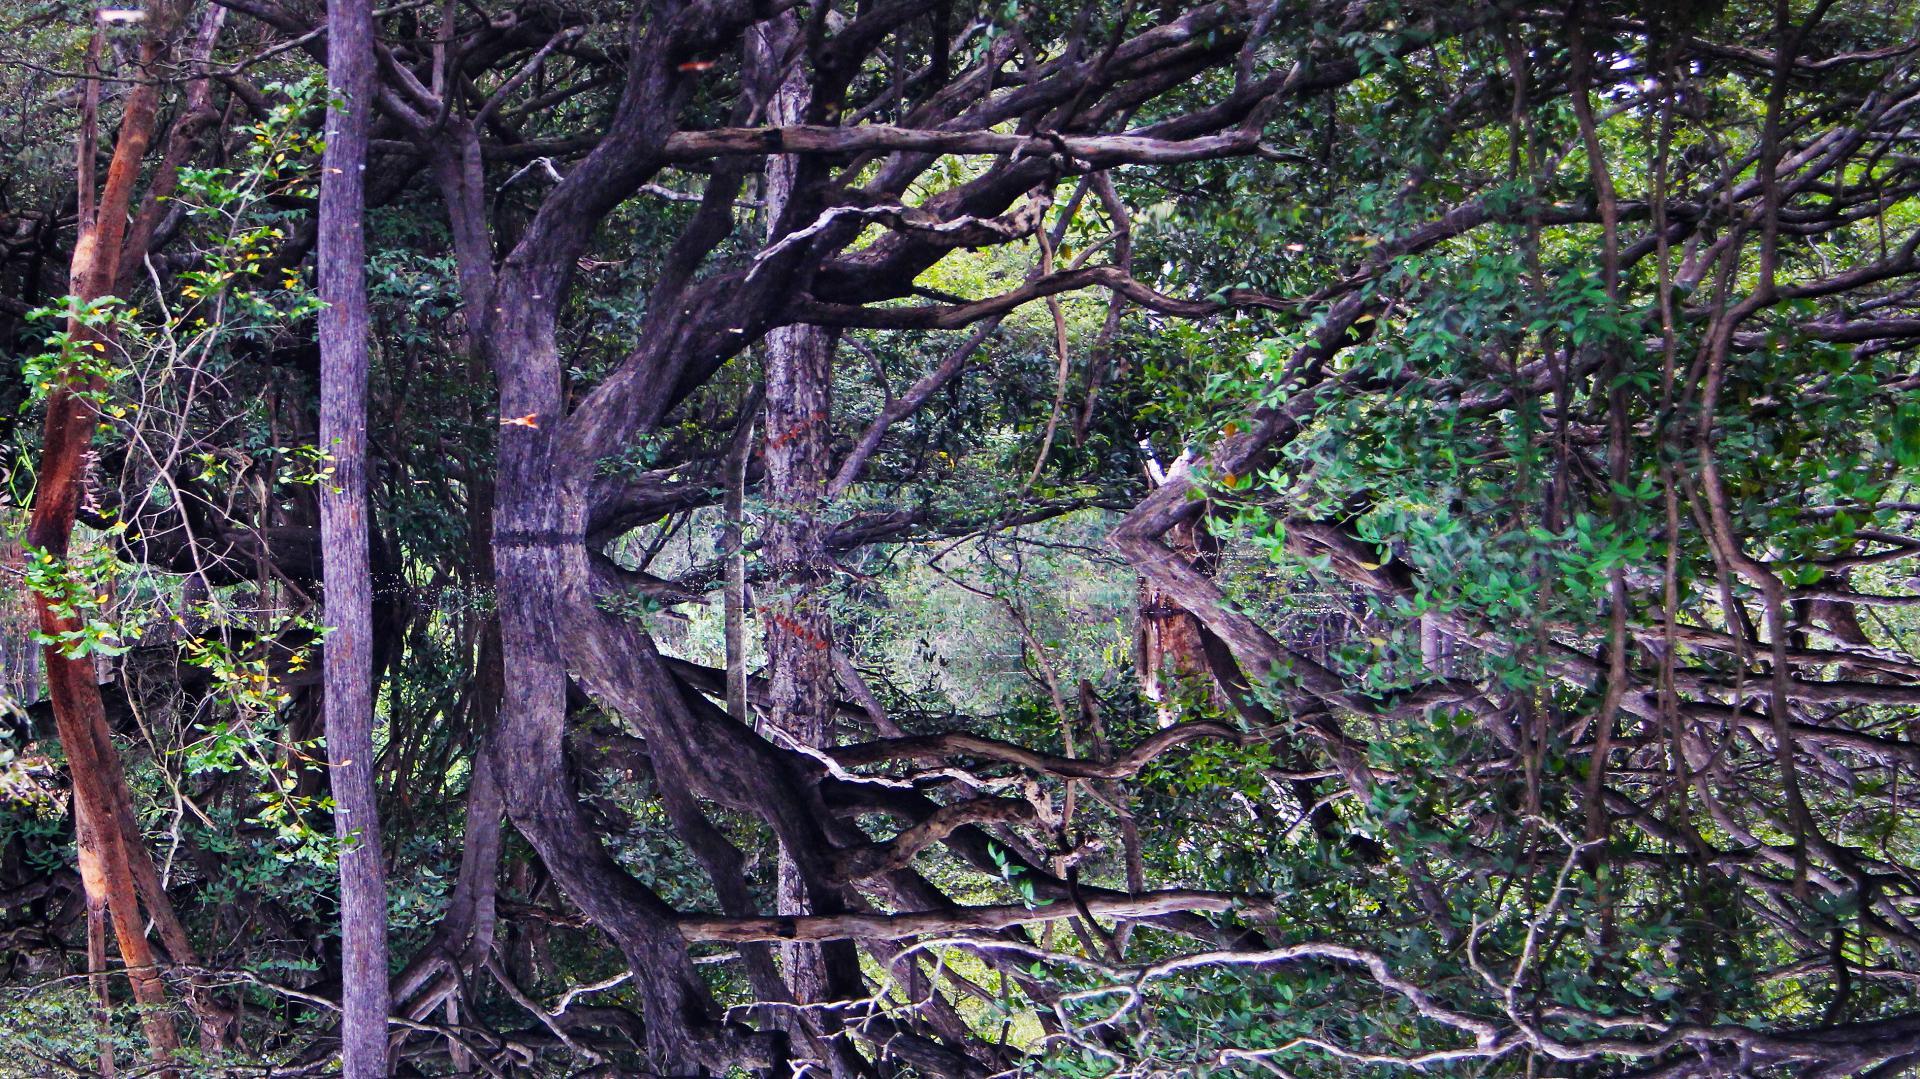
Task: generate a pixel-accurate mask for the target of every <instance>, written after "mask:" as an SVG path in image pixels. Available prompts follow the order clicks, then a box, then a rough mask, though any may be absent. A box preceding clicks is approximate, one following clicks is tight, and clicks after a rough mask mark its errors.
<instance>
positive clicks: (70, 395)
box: [26, 0, 181, 1060]
mask: <svg viewBox="0 0 1920 1079" xmlns="http://www.w3.org/2000/svg"><path fill="white" fill-rule="evenodd" d="M144 13H145V18H144V20H143V22H144V25H145V28H146V32H145V33H144V34H143V36H142V38H141V41H140V46H139V54H138V61H137V63H138V65H139V68H140V70H142V71H143V72H149V73H150V72H153V71H154V70H155V69H156V68H157V66H158V65H159V64H160V63H161V62H162V61H164V60H165V58H166V56H167V53H168V51H169V38H170V37H171V35H172V33H173V30H174V28H175V26H176V25H177V24H178V22H179V18H180V14H181V12H180V9H179V8H178V7H177V6H176V5H174V4H172V3H168V2H166V0H153V2H151V3H149V4H147V6H146V8H145V12H144ZM96 34H97V31H96ZM96 42H97V37H96ZM159 99H160V84H159V82H158V81H157V80H155V79H152V78H147V79H143V80H142V81H140V82H137V83H135V84H134V86H133V88H132V89H131V90H129V91H128V93H127V96H126V99H125V103H124V106H123V109H122V113H121V120H120V128H119V132H118V136H117V138H116V139H115V141H114V150H113V158H112V161H111V163H110V164H109V165H108V169H107V178H106V184H105V186H104V188H103V189H102V190H101V191H100V192H99V194H98V197H97V198H96V197H95V193H94V190H93V176H94V173H93V147H94V145H95V134H94V128H93V123H94V119H95V114H94V111H93V109H92V108H91V107H89V108H88V111H87V116H86V118H85V119H86V123H85V124H83V128H84V130H83V131H82V135H81V155H82V158H83V160H82V161H81V162H80V164H79V168H78V170H77V177H78V181H79V185H80V195H79V205H80V207H81V209H82V210H83V213H82V215H81V219H80V221H79V236H78V238H77V239H76V241H75V243H74V251H73V259H72V262H71V266H70V272H69V285H68V290H69V293H70V294H71V297H72V298H73V300H74V301H75V302H77V303H86V302H90V301H93V300H97V299H100V298H101V297H104V296H108V295H110V294H111V293H112V292H113V289H114V287H115V284H116V277H117V276H118V267H119V265H120V256H121V251H122V248H123V246H124V240H125V237H126V230H127V214H128V210H129V208H130V207H131V205H132V201H133V192H134V185H135V184H136V182H137V181H138V178H139V172H140V167H141V163H142V161H143V160H144V159H145V157H146V153H147V149H148V148H149V147H150V146H151V145H152V142H153V135H154V130H155V127H156V124H157V116H158V111H159ZM89 106H91V100H90V101H89ZM89 211H90V212H89ZM67 330H68V332H69V334H70V335H71V336H72V339H73V341H74V342H75V343H76V345H80V346H86V345H97V346H99V347H102V348H104V347H107V346H108V345H109V344H110V342H109V341H108V340H107V337H106V335H105V334H103V333H101V332H100V331H98V330H96V329H94V328H91V327H88V326H86V325H83V324H82V323H81V322H80V321H79V320H77V319H74V320H70V321H69V323H68V326H67ZM100 388H101V387H100V385H99V384H98V380H97V379H96V380H93V384H91V385H88V386H86V387H84V390H85V391H88V392H75V390H74V389H72V388H70V387H67V386H65V385H62V386H59V387H56V388H55V389H54V390H53V392H52V393H50V394H49V396H48V399H47V417H46V427H45V435H44V440H43V442H42V445H41V457H40V464H39V469H38V473H37V476H36V483H35V487H34V501H33V508H32V512H31V515H30V517H29V520H28V523H27V535H26V543H27V546H29V547H31V548H34V549H36V550H37V551H38V552H40V553H41V554H42V555H44V556H46V557H50V558H52V559H55V560H60V559H64V558H65V557H66V556H67V552H68V548H69V544H70V543H71V540H72V537H73V523H74V517H75V515H76V513H77V511H78V510H79V506H80V498H81V493H82V489H83V487H84V486H85V460H86V454H87V449H88V447H89V446H91V445H92V442H93V432H94V427H95V424H96V422H97V419H98V417H97V407H96V405H95V403H94V398H93V396H92V394H93V393H95V392H97V391H98V390H99V389H100ZM34 604H35V607H36V609H37V611H38V615H39V622H40V629H41V632H43V633H44V634H46V635H47V636H49V637H52V638H54V639H55V640H56V641H57V640H58V639H59V638H60V635H61V634H63V633H67V632H70V631H72V630H75V629H78V628H79V627H80V622H79V620H78V619H77V618H74V617H70V616H63V615H60V614H58V613H57V612H55V610H54V609H53V607H52V605H51V604H50V603H49V601H48V598H47V597H46V596H42V595H35V597H34ZM44 654H45V659H46V668H47V692H48V697H49V699H50V701H51V703H52V705H53V714H54V723H55V727H56V728H57V730H58V733H59V736H60V744H61V746H62V747H63V748H65V750H66V752H67V760H68V769H69V771H70V772H71V774H72V781H73V801H74V824H75V832H76V839H77V848H78V853H79V863H80V879H81V883H82V886H83V888H84V889H85V892H86V897H87V904H88V908H89V911H90V912H97V911H99V910H100V909H102V908H104V909H105V911H106V912H107V914H108V915H110V916H111V918H112V922H113V932H114V936H115V939H116V941H117V943H118V944H119V947H120V957H121V959H122V961H123V962H124V963H125V964H126V967H127V976H128V981H129V982H130V983H131V985H132V989H133V998H134V1001H135V1002H136V1003H137V1004H139V1005H140V1006H141V1007H142V1009H143V1010H142V1013H141V1024H142V1028H143V1029H144V1031H145V1033H146V1036H147V1042H148V1045H149V1047H150V1048H151V1049H152V1051H153V1054H154V1056H155V1057H157V1058H160V1059H163V1060H164V1059H166V1058H167V1057H170V1056H172V1055H173V1053H174V1051H175V1050H176V1049H178V1048H179V1035H178V1033H177V1032H176V1031H175V1029H174V1026H173V1020H172V1017H171V1016H169V1015H167V1014H166V1012H165V1011H164V1007H165V1005H166V1000H167V994H166V989H165V987H164V986H163V985H162V984H161V981H160V974H159V970H158V968H157V966H156V964H155V962H154V954H153V949H152V947H151V945H150V944H149V943H148V941H147V936H146V931H145V925H144V922H143V921H142V919H141V917H140V907H139V898H138V893H137V890H136V888H135V884H134V873H133V868H132V864H131V863H132V861H133V859H135V858H136V857H145V850H144V849H143V848H141V846H140V843H141V839H140V834H139V830H138V828H137V826H135V825H134V824H133V816H132V812H131V798H130V796H129V795H128V793H127V787H126V777H125V776H124V775H123V774H122V773H121V770H120V759H119V754H118V752H117V751H116V750H115V749H114V746H113V741H112V737H111V734H110V731H109V729H108V726H107V717H106V706H105V703H104V702H103V701H102V700H101V697H100V686H99V683H98V682H97V681H96V680H95V676H94V668H93V661H92V659H90V658H74V657H70V656H68V655H67V654H66V651H65V647H64V646H62V645H60V644H58V643H52V644H48V645H47V646H46V649H45V653H44ZM123 810H124V812H123ZM93 918H94V915H93V914H92V913H90V920H93ZM95 951H97V949H94V948H89V952H90V953H92V952H95Z"/></svg>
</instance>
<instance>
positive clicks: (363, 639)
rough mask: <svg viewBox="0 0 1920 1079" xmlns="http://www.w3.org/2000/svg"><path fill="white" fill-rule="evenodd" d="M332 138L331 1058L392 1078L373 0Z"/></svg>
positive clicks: (324, 244)
mask: <svg viewBox="0 0 1920 1079" xmlns="http://www.w3.org/2000/svg"><path fill="white" fill-rule="evenodd" d="M327 32H328V33H327V41H328V49H327V86H328V89H329V91H330V92H331V94H332V103H331V104H330V105H329V107H328V109H327V145H326V151H325V154H324V156H323V157H322V159H321V175H320V217H319V225H320V237H319V244H320V246H319V275H318V277H319V289H320V298H321V299H322V300H323V301H325V303H326V305H327V306H326V308H325V309H324V310H322V312H321V314H320V443H321V445H322V446H323V447H324V448H325V451H326V452H327V453H328V454H329V455H330V457H331V460H332V465H333V479H332V482H331V483H330V484H328V485H326V486H324V487H323V489H322V490H321V492H320V541H321V546H322V549H323V551H324V555H323V559H322V566H323V568H322V574H323V585H324V588H325V596H326V612H327V621H328V624H329V625H331V626H332V627H333V628H332V632H331V633H330V634H329V635H328V636H327V641H326V648H325V650H324V654H323V663H324V669H323V679H324V682H325V687H326V696H325V703H324V706H323V707H324V710H325V718H326V732H327V764H328V774H329V776H330V777H331V781H332V788H333V800H334V814H333V821H334V831H335V833H336V834H337V835H338V836H339V838H340V840H341V844H342V847H341V852H340V961H341V993H340V996H341V1000H340V1006H341V1009H340V1010H341V1022H340V1060H341V1070H342V1073H343V1074H344V1075H345V1076H346V1077H347V1079H379V1077H381V1076H384V1075H386V1074H387V1013H388V999H387V994H388V987H387V887H386V870H385V863H384V861H383V859H382V857H381V850H380V816H379V807H378V804H377V803H376V800H375V791H374V783H373V763H374V756H373V587H372V585H373V582H372V576H371V571H370V569H369V567H368V550H367V548H368V540H367V531H368V529H367V524H368V522H367V340H368V336H369V332H370V331H369V327H368V325H367V292H366V265H365V263H366V237H365V233H364V229H363V227H362V226H363V220H364V218H365V209H366V206H365V203H366V183H365V180H366V171H365V170H366V160H367V138H368V131H369V127H370V122H371V120H372V106H373V17H372V9H371V4H370V3H369V0H328V3H327Z"/></svg>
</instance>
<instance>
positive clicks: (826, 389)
mask: <svg viewBox="0 0 1920 1079" xmlns="http://www.w3.org/2000/svg"><path fill="white" fill-rule="evenodd" d="M778 27H779V29H777V30H776V29H769V30H767V31H765V34H766V37H765V42H764V52H763V61H762V62H764V63H766V64H768V65H769V67H772V66H773V65H776V64H779V63H780V62H781V61H782V60H784V59H785V58H786V52H787V50H788V46H789V44H790V41H791V38H792V36H793V35H794V32H795V29H794V27H793V26H792V25H791V22H790V20H782V21H781V22H780V23H779V24H778ZM806 106H807V81H806V77H805V71H804V70H803V69H802V68H801V66H800V65H798V64H795V65H793V66H792V67H791V68H790V69H789V70H788V71H786V72H785V77H784V78H782V79H781V81H780V83H779V85H778V89H776V90H775V91H774V94H773V97H772V100H771V101H770V102H769V103H768V106H767V121H768V122H769V123H773V124H794V123H801V122H803V121H804V119H805V111H806ZM798 181H799V176H798V163H797V162H796V160H795V159H793V158H788V157H782V156H773V157H769V158H768V159H767V175H766V212H767V219H768V222H769V225H770V228H771V229H772V230H773V231H775V232H777V231H778V230H779V229H780V227H781V218H782V216H783V215H784V214H785V213H786V212H787V207H788V204H789V203H790V202H791V201H792V200H793V196H794V190H795V186H796V184H797V182H798ZM833 348H834V340H833V337H832V335H831V334H830V333H829V332H828V331H827V330H825V329H822V328H821V327H818V326H806V325H793V326H782V327H779V328H777V329H775V330H772V331H770V332H769V333H768V334H767V339H766V385H767V391H766V397H767V405H766V409H767V412H766V415H767V428H766V465H767V503H768V512H767V524H766V530H765V536H764V539H765V546H764V548H763V550H764V554H765V557H766V560H767V570H768V576H769V577H770V578H771V594H770V595H769V596H768V598H767V601H766V603H765V609H766V638H767V667H768V674H769V690H770V696H771V701H770V702H769V703H770V704H771V705H772V708H771V713H772V714H771V715H770V717H769V719H770V721H771V722H772V724H773V726H774V727H775V728H776V729H777V730H778V731H779V732H780V733H781V734H782V735H784V736H786V737H788V738H791V739H793V740H795V741H797V742H800V743H803V744H805V745H808V746H813V747H816V748H818V747H821V746H824V745H826V744H827V742H828V740H829V737H830V732H829V730H828V722H827V719H828V716H829V715H830V712H829V711H828V708H829V705H830V700H831V692H832V686H833V650H832V649H833V637H832V633H833V622H832V619H831V617H830V616H829V613H828V610H827V605H826V596H825V594H824V585H825V584H826V574H825V572H824V570H825V567H826V564H827V559H826V546H825V541H824V536H823V535H822V532H821V526H820V511H821V508H822V503H823V502H824V500H825V497H826V492H827V481H828V479H829V478H830V476H831V465H832V462H831V461H830V460H829V456H830V451H831V446H830V444H829V442H828V433H829V432H830V430H831V429H832V424H831V422H830V416H831V413H832V408H833V400H832V393H831V389H832V380H833ZM778 891H779V895H778V903H779V910H780V913H782V914H807V913H810V912H811V905H810V903H809V902H808V896H807V888H806V884H805V882H804V880H803V878H802V875H801V873H800V870H799V867H798V866H797V865H796V864H795V862H794V859H793V857H792V855H791V853H790V852H788V851H785V850H782V852H781V854H780V864H779V882H778ZM781 951H782V953H783V956H784V959H785V962H786V968H787V969H786V976H787V983H788V984H789V985H791V986H792V987H793V993H794V999H795V1000H797V1001H799V1002H801V1003H803V1004H805V1003H817V1002H820V1001H823V1000H826V999H829V996H828V988H827V982H828V977H827V972H826V969H825V963H824V961H823V958H822V956H821V954H820V947H819V946H818V945H816V944H805V943H795V944H786V945H782V947H781Z"/></svg>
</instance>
